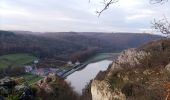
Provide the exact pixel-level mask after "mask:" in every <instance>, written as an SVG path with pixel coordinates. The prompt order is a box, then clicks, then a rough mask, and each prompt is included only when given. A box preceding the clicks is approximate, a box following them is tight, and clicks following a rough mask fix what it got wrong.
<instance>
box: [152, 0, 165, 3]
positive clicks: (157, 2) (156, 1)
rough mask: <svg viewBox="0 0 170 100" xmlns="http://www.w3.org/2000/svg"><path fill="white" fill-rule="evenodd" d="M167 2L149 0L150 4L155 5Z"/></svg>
mask: <svg viewBox="0 0 170 100" xmlns="http://www.w3.org/2000/svg"><path fill="white" fill-rule="evenodd" d="M165 2H168V0H150V4H157V3H161V4H163V3H165Z"/></svg>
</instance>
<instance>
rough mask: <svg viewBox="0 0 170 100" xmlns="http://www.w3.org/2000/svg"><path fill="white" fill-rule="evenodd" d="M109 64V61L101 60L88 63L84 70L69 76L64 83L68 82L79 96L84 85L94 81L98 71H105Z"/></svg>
mask: <svg viewBox="0 0 170 100" xmlns="http://www.w3.org/2000/svg"><path fill="white" fill-rule="evenodd" d="M111 62H112V61H110V60H102V61H99V62H95V63H90V64H88V65H87V66H86V67H85V68H84V69H82V70H80V71H76V72H74V73H73V74H71V75H69V76H68V77H67V79H66V81H67V82H70V83H71V86H72V87H73V88H74V90H75V91H76V92H77V93H80V94H81V93H82V89H83V88H84V87H85V85H86V84H88V83H89V82H90V80H91V79H94V78H95V77H96V75H97V74H98V72H99V71H104V70H106V69H107V68H108V66H109V64H111Z"/></svg>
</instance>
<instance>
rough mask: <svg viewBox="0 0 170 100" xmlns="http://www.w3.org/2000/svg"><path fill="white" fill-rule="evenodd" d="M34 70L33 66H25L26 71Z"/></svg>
mask: <svg viewBox="0 0 170 100" xmlns="http://www.w3.org/2000/svg"><path fill="white" fill-rule="evenodd" d="M32 70H33V68H32V66H29V65H27V66H25V72H26V73H29V72H31V71H32Z"/></svg>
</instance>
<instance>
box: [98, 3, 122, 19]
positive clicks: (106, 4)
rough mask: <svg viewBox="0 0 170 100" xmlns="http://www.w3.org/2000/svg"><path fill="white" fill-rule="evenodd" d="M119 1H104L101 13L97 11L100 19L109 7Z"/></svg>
mask: <svg viewBox="0 0 170 100" xmlns="http://www.w3.org/2000/svg"><path fill="white" fill-rule="evenodd" d="M118 1H119V0H103V4H104V8H103V9H102V10H101V11H96V13H97V14H98V17H99V16H100V15H101V13H102V12H103V11H105V10H107V9H108V8H109V6H110V5H111V4H113V3H116V2H118Z"/></svg>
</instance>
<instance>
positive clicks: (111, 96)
mask: <svg viewBox="0 0 170 100" xmlns="http://www.w3.org/2000/svg"><path fill="white" fill-rule="evenodd" d="M91 93H92V100H125V99H126V98H125V95H124V94H122V92H121V91H120V90H118V89H116V90H114V91H112V90H111V88H110V85H109V83H107V82H106V81H98V80H94V81H93V82H92V84H91Z"/></svg>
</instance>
